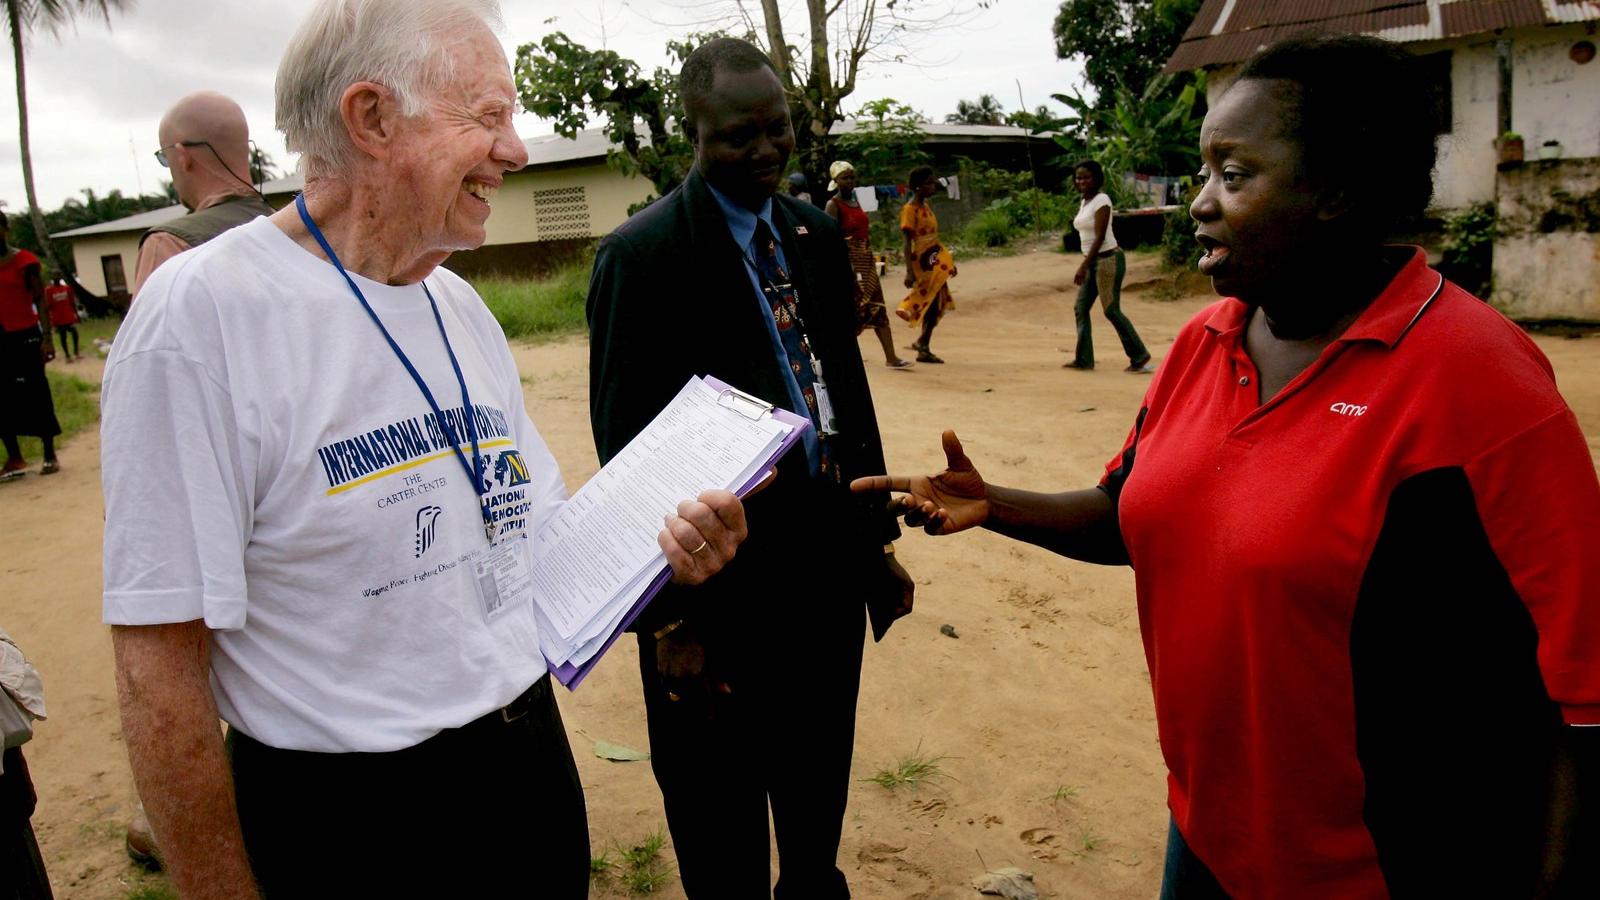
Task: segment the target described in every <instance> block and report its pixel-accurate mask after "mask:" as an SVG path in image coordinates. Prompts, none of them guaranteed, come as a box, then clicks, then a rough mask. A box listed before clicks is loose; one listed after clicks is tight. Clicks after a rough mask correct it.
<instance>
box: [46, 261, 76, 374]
mask: <svg viewBox="0 0 1600 900" xmlns="http://www.w3.org/2000/svg"><path fill="white" fill-rule="evenodd" d="M44 302H45V303H47V304H49V306H50V324H51V325H53V326H55V329H56V334H58V335H60V336H61V353H62V355H64V356H65V357H66V358H67V362H72V361H73V360H75V359H77V358H78V357H80V356H82V354H81V353H79V352H78V301H77V299H76V298H75V297H73V295H72V288H71V287H69V286H68V285H67V283H66V282H65V281H63V280H62V278H61V276H59V275H57V276H56V277H55V279H54V280H53V281H51V282H50V285H49V286H48V287H46V288H45V289H44ZM69 334H70V335H72V349H71V350H68V349H67V335H69Z"/></svg>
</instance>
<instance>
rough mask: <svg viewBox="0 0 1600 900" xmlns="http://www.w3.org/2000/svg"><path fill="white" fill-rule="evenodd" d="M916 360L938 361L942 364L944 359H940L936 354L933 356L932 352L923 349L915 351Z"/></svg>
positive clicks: (925, 361)
mask: <svg viewBox="0 0 1600 900" xmlns="http://www.w3.org/2000/svg"><path fill="white" fill-rule="evenodd" d="M917 362H921V363H939V364H941V365H942V364H943V363H944V360H942V359H940V358H939V357H937V356H934V355H933V353H932V352H930V351H928V350H923V351H920V352H918V353H917Z"/></svg>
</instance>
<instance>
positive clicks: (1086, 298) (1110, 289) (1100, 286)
mask: <svg viewBox="0 0 1600 900" xmlns="http://www.w3.org/2000/svg"><path fill="white" fill-rule="evenodd" d="M1127 271H1128V262H1127V258H1126V257H1124V256H1123V255H1122V251H1121V250H1113V251H1111V252H1110V255H1107V254H1104V253H1102V254H1101V255H1100V257H1099V258H1098V259H1096V260H1095V261H1094V262H1093V263H1092V264H1090V266H1089V277H1088V278H1085V279H1084V280H1083V285H1082V286H1081V287H1079V288H1078V302H1077V303H1076V304H1074V305H1073V309H1072V312H1073V318H1074V319H1075V320H1076V324H1077V326H1078V345H1077V348H1076V349H1077V353H1075V354H1074V355H1073V362H1074V363H1075V364H1076V365H1077V366H1078V367H1079V368H1084V369H1089V368H1093V367H1094V331H1093V330H1092V329H1091V327H1090V325H1089V311H1090V310H1091V309H1094V301H1095V298H1097V297H1098V298H1099V300H1100V306H1101V307H1102V308H1103V309H1104V310H1105V311H1106V319H1107V320H1109V321H1110V322H1111V327H1112V328H1115V329H1116V331H1117V338H1118V339H1119V340H1121V341H1122V352H1123V353H1126V354H1128V362H1130V363H1132V364H1133V365H1136V366H1137V365H1144V364H1145V363H1147V362H1149V361H1150V351H1148V350H1146V349H1145V347H1144V341H1141V340H1139V332H1137V331H1134V330H1133V323H1132V322H1130V321H1128V317H1127V316H1125V315H1123V313H1122V277H1123V275H1125V274H1127Z"/></svg>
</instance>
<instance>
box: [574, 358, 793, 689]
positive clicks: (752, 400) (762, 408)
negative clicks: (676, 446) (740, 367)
mask: <svg viewBox="0 0 1600 900" xmlns="http://www.w3.org/2000/svg"><path fill="white" fill-rule="evenodd" d="M701 380H702V381H704V382H705V383H706V384H708V385H710V386H711V387H712V388H713V389H714V390H718V391H721V392H722V399H723V400H725V401H727V402H726V403H724V405H726V406H728V407H729V408H730V409H736V410H740V411H741V412H742V413H744V414H745V415H749V416H750V417H751V418H756V417H759V416H763V415H771V416H772V417H773V418H775V419H777V420H778V421H780V422H783V423H784V424H786V425H792V426H794V427H792V428H791V429H789V434H788V435H787V436H786V437H784V439H783V443H781V444H779V445H778V448H777V449H776V450H774V451H773V453H772V456H771V458H769V459H768V460H767V463H766V465H764V466H761V467H760V468H758V469H757V470H756V474H754V475H752V476H750V480H749V481H747V482H745V483H744V484H743V485H741V486H740V487H739V488H738V490H735V491H734V492H733V493H734V495H735V496H738V497H743V496H744V495H746V494H748V493H750V491H751V489H752V488H754V487H755V486H756V485H757V484H760V483H761V479H762V478H764V477H765V476H766V474H767V472H768V471H770V470H771V469H772V468H773V467H774V466H776V465H777V464H778V460H780V459H782V458H783V455H784V454H785V453H788V452H789V449H790V448H791V447H793V446H794V445H795V442H797V441H799V440H800V436H801V434H803V433H804V432H805V429H807V428H810V427H811V418H810V417H809V416H798V415H795V414H794V413H792V412H790V411H788V410H787V409H784V408H782V407H779V406H773V405H772V404H770V403H767V402H766V401H764V400H761V399H759V398H757V397H753V396H751V395H750V394H746V393H745V392H743V391H741V390H739V389H738V388H735V387H733V386H732V385H729V384H728V383H726V382H724V381H722V380H720V379H717V378H713V377H712V376H710V375H707V376H705V377H704V378H702V379H701ZM719 402H720V401H719ZM671 578H672V567H671V566H669V565H662V567H661V571H660V572H658V573H656V577H655V578H653V579H651V580H650V585H649V586H648V587H646V588H645V589H644V593H643V594H641V595H640V596H639V599H638V600H637V601H635V602H634V604H633V607H632V608H630V609H629V610H628V613H627V615H625V616H623V617H622V621H621V622H620V623H619V624H618V625H617V630H616V631H615V632H613V633H612V634H611V637H609V638H606V642H605V643H604V644H602V645H601V646H600V649H599V651H597V652H596V653H595V655H594V656H591V657H589V659H588V661H587V662H585V663H584V664H583V665H581V666H574V665H573V664H572V663H570V662H566V663H562V664H561V665H559V666H552V667H551V668H550V673H551V674H552V675H554V676H555V678H556V680H557V681H559V682H561V683H562V684H564V685H566V686H567V689H568V690H573V691H575V690H577V689H578V685H580V684H582V683H583V679H585V678H587V677H589V673H590V672H591V671H593V670H594V665H595V663H597V662H599V661H600V657H602V656H605V655H606V651H607V650H610V649H611V645H612V644H615V643H616V642H617V638H618V637H621V636H622V633H623V632H625V631H627V630H628V626H630V625H632V624H633V620H634V619H637V618H639V614H640V613H642V612H644V608H645V607H646V606H647V605H649V603H650V601H651V600H653V599H655V596H656V594H657V593H660V591H661V588H662V586H664V585H665V584H666V583H667V582H668V581H669V580H671Z"/></svg>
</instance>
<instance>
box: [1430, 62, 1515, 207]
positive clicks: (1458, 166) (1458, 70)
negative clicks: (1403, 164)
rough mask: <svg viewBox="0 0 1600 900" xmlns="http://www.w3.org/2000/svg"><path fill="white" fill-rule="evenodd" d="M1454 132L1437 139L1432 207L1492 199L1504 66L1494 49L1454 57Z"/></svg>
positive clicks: (1452, 83)
mask: <svg viewBox="0 0 1600 900" xmlns="http://www.w3.org/2000/svg"><path fill="white" fill-rule="evenodd" d="M1450 112H1451V118H1452V120H1453V121H1452V123H1451V128H1450V133H1449V134H1447V135H1445V136H1444V137H1442V138H1440V140H1439V163H1438V166H1437V167H1436V168H1435V170H1434V179H1433V204H1432V205H1433V206H1434V207H1435V208H1439V209H1461V208H1463V207H1467V206H1471V205H1472V204H1474V203H1490V202H1492V201H1493V200H1494V171H1495V169H1494V167H1495V163H1496V162H1498V161H1499V152H1498V151H1497V150H1496V149H1495V138H1496V137H1498V135H1497V134H1496V133H1495V131H1496V125H1497V122H1498V120H1499V118H1500V64H1499V58H1498V56H1496V54H1495V49H1494V44H1493V43H1492V42H1491V43H1482V44H1463V45H1460V46H1457V47H1453V48H1451V54H1450Z"/></svg>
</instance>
